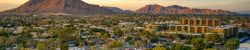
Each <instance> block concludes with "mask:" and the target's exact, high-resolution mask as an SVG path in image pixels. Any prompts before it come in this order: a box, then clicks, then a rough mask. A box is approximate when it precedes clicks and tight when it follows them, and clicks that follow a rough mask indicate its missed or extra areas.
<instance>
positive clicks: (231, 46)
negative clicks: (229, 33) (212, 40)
mask: <svg viewBox="0 0 250 50" xmlns="http://www.w3.org/2000/svg"><path fill="white" fill-rule="evenodd" d="M239 45H240V42H239V39H237V38H231V39H228V40H227V42H226V44H225V46H224V47H225V49H226V50H235V49H237V48H239Z"/></svg>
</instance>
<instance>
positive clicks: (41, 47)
mask: <svg viewBox="0 0 250 50" xmlns="http://www.w3.org/2000/svg"><path fill="white" fill-rule="evenodd" d="M36 49H37V50H47V49H46V46H45V45H44V44H43V43H41V42H40V43H38V44H37V46H36Z"/></svg>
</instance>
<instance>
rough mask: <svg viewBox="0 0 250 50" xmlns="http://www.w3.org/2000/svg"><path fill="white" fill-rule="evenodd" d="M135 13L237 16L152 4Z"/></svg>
mask: <svg viewBox="0 0 250 50" xmlns="http://www.w3.org/2000/svg"><path fill="white" fill-rule="evenodd" d="M136 13H150V14H213V15H232V14H237V13H235V12H230V11H226V10H211V9H197V8H188V7H183V6H179V5H172V6H168V7H164V6H161V5H157V4H153V5H146V6H145V7H142V8H140V9H138V10H136Z"/></svg>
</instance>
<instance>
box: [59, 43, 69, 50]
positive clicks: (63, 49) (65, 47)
mask: <svg viewBox="0 0 250 50" xmlns="http://www.w3.org/2000/svg"><path fill="white" fill-rule="evenodd" d="M60 48H61V50H68V49H69V45H68V44H67V43H63V44H61V46H60Z"/></svg>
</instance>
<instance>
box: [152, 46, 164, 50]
mask: <svg viewBox="0 0 250 50" xmlns="http://www.w3.org/2000/svg"><path fill="white" fill-rule="evenodd" d="M153 50H167V48H165V47H160V46H158V47H155V48H153Z"/></svg>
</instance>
